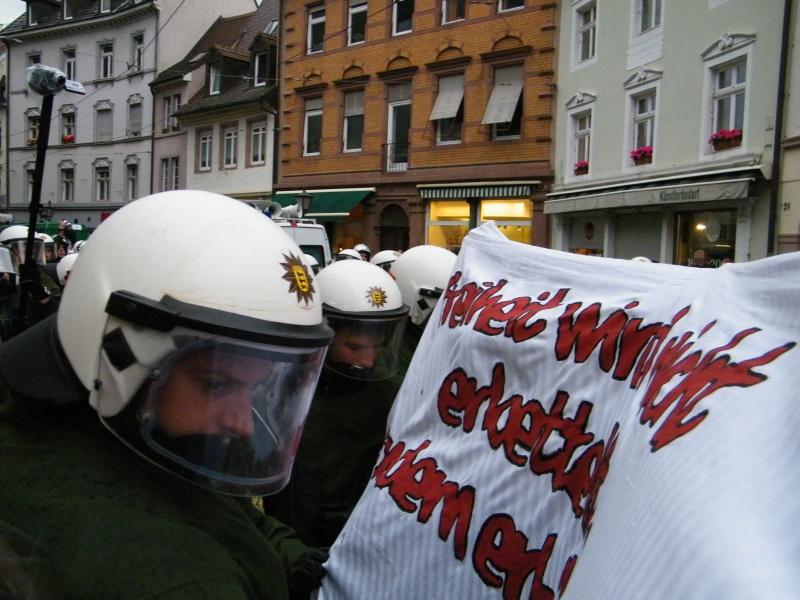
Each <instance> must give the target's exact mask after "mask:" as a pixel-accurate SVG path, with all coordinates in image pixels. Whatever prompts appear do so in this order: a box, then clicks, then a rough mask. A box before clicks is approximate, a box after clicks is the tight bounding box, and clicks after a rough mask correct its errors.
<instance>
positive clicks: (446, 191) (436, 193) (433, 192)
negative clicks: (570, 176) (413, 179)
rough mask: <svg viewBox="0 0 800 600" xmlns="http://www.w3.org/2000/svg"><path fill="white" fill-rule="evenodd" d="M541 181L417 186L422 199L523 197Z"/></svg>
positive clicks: (530, 192)
mask: <svg viewBox="0 0 800 600" xmlns="http://www.w3.org/2000/svg"><path fill="white" fill-rule="evenodd" d="M541 183H542V182H541V181H538V180H537V181H497V182H477V183H459V184H439V185H437V184H421V185H418V186H417V190H418V191H419V195H420V198H422V199H423V200H466V199H467V198H481V199H500V198H525V197H528V196H530V195H531V194H532V193H533V188H534V187H537V186H539V185H540V184H541Z"/></svg>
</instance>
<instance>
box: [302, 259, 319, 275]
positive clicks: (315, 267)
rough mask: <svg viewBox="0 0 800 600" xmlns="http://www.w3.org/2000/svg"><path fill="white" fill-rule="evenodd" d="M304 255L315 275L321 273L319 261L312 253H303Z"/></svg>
mask: <svg viewBox="0 0 800 600" xmlns="http://www.w3.org/2000/svg"><path fill="white" fill-rule="evenodd" d="M303 256H304V257H305V259H306V262H307V263H308V266H309V267H311V270H312V271H313V273H314V275H316V274H317V273H319V261H318V260H317V259H316V258H314V257H313V256H311V255H310V254H303Z"/></svg>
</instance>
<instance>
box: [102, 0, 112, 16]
mask: <svg viewBox="0 0 800 600" xmlns="http://www.w3.org/2000/svg"><path fill="white" fill-rule="evenodd" d="M100 12H101V13H107V12H111V0H100Z"/></svg>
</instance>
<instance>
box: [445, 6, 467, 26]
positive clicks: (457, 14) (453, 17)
mask: <svg viewBox="0 0 800 600" xmlns="http://www.w3.org/2000/svg"><path fill="white" fill-rule="evenodd" d="M466 16H467V2H466V0H442V24H446V23H454V22H455V21H462V20H464V18H465V17H466Z"/></svg>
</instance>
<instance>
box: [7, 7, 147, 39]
mask: <svg viewBox="0 0 800 600" xmlns="http://www.w3.org/2000/svg"><path fill="white" fill-rule="evenodd" d="M149 14H152V15H157V14H158V9H157V8H156V7H155V6H154V5H153V4H142V5H139V6H135V7H133V8H130V9H128V10H125V11H124V12H119V13H114V14H110V15H99V16H97V17H92V18H89V19H81V20H79V21H60V22H59V23H57V24H55V25H46V26H41V27H40V26H38V25H37V26H34V27H35V28H33V29H29V30H23V31H15V32H13V33H10V34H7V35H5V36H3V37H2V39H4V40H7V41H10V42H12V43H17V42H18V41H19V42H33V41H38V40H44V39H48V38H59V37H63V36H64V34H70V35H71V34H73V33H77V32H81V31H92V30H97V29H108V28H109V27H116V26H118V25H121V24H123V23H127V22H129V21H134V20H137V19H139V18H141V17H144V16H147V15H149Z"/></svg>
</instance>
